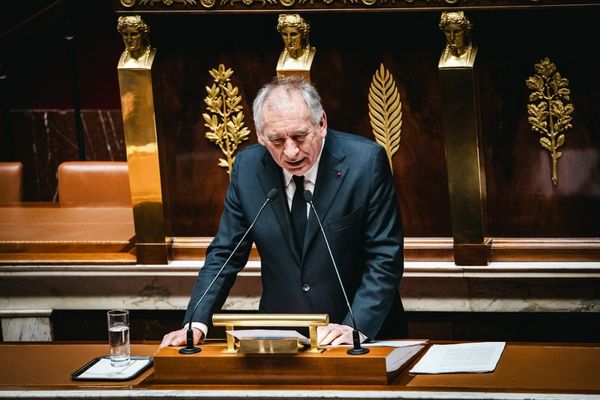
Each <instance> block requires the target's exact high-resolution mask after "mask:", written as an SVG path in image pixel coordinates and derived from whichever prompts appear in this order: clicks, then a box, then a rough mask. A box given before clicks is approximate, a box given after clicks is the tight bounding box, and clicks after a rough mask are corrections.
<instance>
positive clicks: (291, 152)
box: [283, 138, 300, 158]
mask: <svg viewBox="0 0 600 400" xmlns="http://www.w3.org/2000/svg"><path fill="white" fill-rule="evenodd" d="M299 151H300V149H298V146H297V145H296V143H295V142H294V141H293V140H292V139H291V138H287V139H286V140H285V144H284V147H283V154H285V156H286V157H287V158H294V157H296V154H298V152H299Z"/></svg>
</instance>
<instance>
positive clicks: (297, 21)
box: [277, 14, 317, 81]
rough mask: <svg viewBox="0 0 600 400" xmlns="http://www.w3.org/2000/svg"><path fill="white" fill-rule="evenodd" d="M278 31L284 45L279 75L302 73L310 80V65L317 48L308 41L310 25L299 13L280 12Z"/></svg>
mask: <svg viewBox="0 0 600 400" xmlns="http://www.w3.org/2000/svg"><path fill="white" fill-rule="evenodd" d="M277 31H278V32H279V33H280V34H281V39H282V40H283V45H284V48H283V51H282V52H281V54H280V55H279V61H278V62H277V76H278V77H283V76H286V75H302V76H303V77H304V78H306V79H307V80H309V81H310V66H311V64H312V61H313V58H314V57H315V52H316V50H317V49H315V48H314V47H312V46H311V45H310V43H309V41H308V33H309V32H310V25H309V24H308V22H306V21H305V20H304V19H303V18H302V17H301V16H300V15H298V14H280V15H279V18H278V20H277Z"/></svg>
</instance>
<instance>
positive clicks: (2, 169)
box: [0, 161, 23, 203]
mask: <svg viewBox="0 0 600 400" xmlns="http://www.w3.org/2000/svg"><path fill="white" fill-rule="evenodd" d="M22 196H23V164H22V163H20V162H18V161H16V162H0V203H18V202H20V201H21V199H22Z"/></svg>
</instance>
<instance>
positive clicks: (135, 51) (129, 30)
mask: <svg viewBox="0 0 600 400" xmlns="http://www.w3.org/2000/svg"><path fill="white" fill-rule="evenodd" d="M117 32H119V33H120V34H121V37H122V39H123V43H124V44H125V51H123V54H122V55H121V59H120V60H119V67H121V68H123V67H125V68H128V67H131V68H135V67H148V66H149V65H150V64H151V63H152V59H153V58H154V53H155V50H154V49H152V47H151V46H150V27H149V26H148V24H146V23H145V22H144V20H143V19H142V18H141V17H140V16H139V15H131V16H124V17H119V19H118V21H117Z"/></svg>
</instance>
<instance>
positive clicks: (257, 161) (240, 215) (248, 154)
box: [185, 130, 406, 339]
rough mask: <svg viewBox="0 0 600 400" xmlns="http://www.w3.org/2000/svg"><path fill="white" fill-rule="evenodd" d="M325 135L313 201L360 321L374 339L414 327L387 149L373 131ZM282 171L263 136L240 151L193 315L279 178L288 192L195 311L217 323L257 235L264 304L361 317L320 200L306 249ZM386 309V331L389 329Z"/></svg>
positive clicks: (346, 320)
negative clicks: (297, 239)
mask: <svg viewBox="0 0 600 400" xmlns="http://www.w3.org/2000/svg"><path fill="white" fill-rule="evenodd" d="M324 143H325V144H324V148H323V153H322V156H321V161H320V164H319V170H318V174H317V181H316V186H315V189H314V193H313V202H314V205H315V207H316V209H317V212H318V214H319V217H320V218H321V221H322V223H323V226H324V229H325V231H326V233H327V237H328V239H329V244H330V246H331V250H332V252H333V256H334V257H335V260H336V264H337V266H338V268H339V270H340V275H341V278H342V280H343V282H344V285H345V288H346V291H347V293H348V297H349V300H350V302H351V304H352V310H353V313H354V316H355V319H356V322H357V329H358V330H359V331H360V332H362V333H363V334H365V335H366V336H367V337H369V338H371V339H372V338H375V337H376V335H377V336H378V337H381V336H386V337H393V336H396V337H399V336H403V335H405V333H406V332H405V326H402V323H401V318H402V305H401V302H400V298H399V296H398V285H399V283H400V278H401V276H402V272H403V254H402V248H403V236H402V226H401V220H400V212H399V210H398V206H397V201H396V196H395V191H394V184H393V180H392V176H391V173H390V169H389V164H388V160H387V157H386V155H385V151H384V150H383V148H382V147H381V146H379V145H378V144H376V143H374V142H372V141H370V140H367V139H364V138H362V137H360V136H355V135H350V134H346V133H341V132H336V131H334V130H329V131H328V133H327V136H326V138H325V142H324ZM282 176H283V173H282V170H281V168H280V167H279V166H278V165H277V164H276V163H275V162H274V161H273V159H272V158H271V156H270V154H269V152H268V151H267V149H266V148H264V147H263V146H261V145H254V146H249V147H247V148H245V149H243V150H241V151H240V152H239V153H238V155H237V157H236V160H235V165H234V167H233V170H232V173H231V184H230V186H229V189H228V191H227V196H226V199H225V209H224V212H223V215H222V217H221V222H220V226H219V232H218V233H217V235H216V236H215V238H214V240H213V242H212V243H211V245H210V246H209V248H208V251H207V256H206V261H205V264H204V267H203V268H202V269H201V271H200V273H199V278H198V281H197V282H196V285H195V287H194V291H193V294H192V297H191V300H190V304H189V306H188V311H187V314H186V316H185V320H186V321H187V320H189V318H190V314H191V310H192V308H193V307H194V305H195V304H196V302H197V301H198V299H199V298H200V296H201V295H202V293H204V291H205V290H206V288H207V287H208V285H209V283H210V282H211V281H212V280H213V278H214V276H215V274H216V273H217V271H218V270H219V268H221V266H222V265H223V263H224V262H225V260H226V259H227V257H228V256H229V255H230V253H231V251H232V250H233V248H234V247H235V245H236V244H237V243H238V242H239V240H240V239H241V237H242V236H243V234H244V231H245V230H246V229H247V227H248V226H250V224H251V222H252V220H253V219H254V217H255V216H256V214H257V212H258V210H259V209H260V207H261V205H262V204H263V203H264V201H265V199H266V196H267V193H268V192H269V191H270V190H271V189H273V188H277V189H278V190H279V191H280V194H279V196H278V197H277V198H276V199H275V200H273V202H272V203H271V204H269V205H267V207H266V208H265V209H264V211H263V213H262V215H261V216H260V218H259V220H258V221H257V223H256V225H255V226H254V228H253V229H252V231H251V233H250V235H248V237H247V238H246V240H245V241H244V243H242V244H241V246H240V248H239V249H238V251H237V254H235V255H234V256H233V257H232V259H231V261H230V262H229V264H228V265H227V267H225V269H224V270H223V273H222V276H221V277H220V278H219V279H217V281H216V282H215V285H214V286H213V287H212V288H211V290H210V292H209V293H208V294H207V296H206V297H205V299H204V300H203V301H202V303H201V305H200V306H199V307H198V309H197V310H196V312H195V313H194V318H193V320H194V321H201V322H204V323H206V324H207V325H210V317H211V315H212V313H213V312H217V311H218V310H219V309H220V308H221V307H222V305H223V303H224V301H225V299H226V298H227V295H228V293H229V289H230V288H231V286H232V285H233V283H234V281H235V277H236V275H237V273H238V272H239V271H240V270H241V269H242V268H243V267H244V265H245V264H246V262H247V260H248V255H249V253H250V248H251V245H252V242H255V243H256V247H257V249H258V252H259V254H260V259H261V274H262V284H263V292H262V297H261V300H260V310H259V311H260V312H262V313H327V314H329V318H330V322H335V323H343V324H346V325H350V326H351V325H352V322H351V319H350V316H349V313H348V308H347V306H346V303H345V300H344V296H343V293H342V291H341V289H340V285H339V282H338V280H337V276H336V273H335V270H334V268H333V265H332V262H331V259H330V257H329V254H328V251H327V247H326V245H325V242H324V240H323V236H322V234H321V232H320V230H319V226H318V222H317V221H316V219H315V216H314V214H313V212H312V210H311V213H310V216H309V219H308V222H307V227H306V236H305V240H304V250H303V252H302V254H298V251H297V250H296V246H295V245H294V239H293V233H292V228H291V222H290V221H291V219H290V218H291V217H290V212H289V208H288V205H287V202H286V196H285V190H284V188H283V184H282V181H283V178H282ZM306 285H308V286H306ZM303 286H304V287H303ZM307 288H309V289H308V290H306V289H307ZM386 319H387V320H388V322H387V324H386V328H385V329H384V330H386V331H387V332H386V334H385V335H382V333H383V331H382V326H383V325H384V321H386ZM378 333H380V334H379V335H378Z"/></svg>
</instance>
